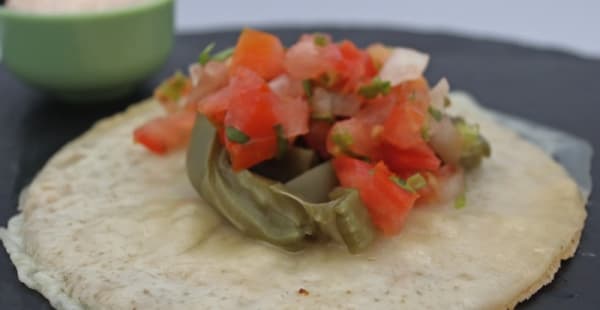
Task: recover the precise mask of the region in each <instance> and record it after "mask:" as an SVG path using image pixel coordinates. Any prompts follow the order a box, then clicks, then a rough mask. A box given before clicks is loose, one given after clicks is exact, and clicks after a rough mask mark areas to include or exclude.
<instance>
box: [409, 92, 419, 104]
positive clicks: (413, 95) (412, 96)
mask: <svg viewBox="0 0 600 310" xmlns="http://www.w3.org/2000/svg"><path fill="white" fill-rule="evenodd" d="M415 100H417V92H416V91H414V90H413V91H411V92H410V95H408V101H410V102H415Z"/></svg>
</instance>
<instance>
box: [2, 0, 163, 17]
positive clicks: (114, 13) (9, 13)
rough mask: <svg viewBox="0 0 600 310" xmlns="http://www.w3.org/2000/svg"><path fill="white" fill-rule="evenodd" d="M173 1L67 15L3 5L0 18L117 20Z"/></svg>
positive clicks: (158, 0) (159, 0)
mask: <svg viewBox="0 0 600 310" xmlns="http://www.w3.org/2000/svg"><path fill="white" fill-rule="evenodd" d="M174 2H175V0H149V1H145V2H143V3H139V4H135V5H129V6H125V7H118V8H114V9H107V10H102V11H82V12H67V13H45V12H29V11H23V10H14V9H10V8H7V7H6V6H5V5H2V6H0V18H3V17H14V18H18V19H23V20H34V21H53V20H69V21H79V20H86V19H104V18H119V17H124V16H129V15H135V14H142V13H146V12H149V11H153V10H155V9H158V8H160V7H163V6H165V5H170V4H173V3H174Z"/></svg>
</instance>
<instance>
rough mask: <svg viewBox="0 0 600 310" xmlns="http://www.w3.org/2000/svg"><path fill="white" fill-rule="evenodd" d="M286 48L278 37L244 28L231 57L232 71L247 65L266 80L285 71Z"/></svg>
mask: <svg viewBox="0 0 600 310" xmlns="http://www.w3.org/2000/svg"><path fill="white" fill-rule="evenodd" d="M284 56H285V49H284V47H283V44H281V41H280V40H279V38H278V37H276V36H274V35H272V34H270V33H266V32H262V31H257V30H253V29H249V28H245V29H244V30H242V33H241V34H240V37H239V38H238V42H237V44H236V46H235V52H234V53H233V56H232V59H231V71H230V72H235V71H236V70H237V69H238V68H240V67H246V68H248V69H250V70H252V71H254V72H256V73H257V74H258V75H259V76H261V77H262V78H263V79H265V80H270V79H272V78H274V77H276V76H277V75H279V74H281V73H282V72H283V59H284Z"/></svg>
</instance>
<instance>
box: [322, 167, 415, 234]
mask: <svg viewBox="0 0 600 310" xmlns="http://www.w3.org/2000/svg"><path fill="white" fill-rule="evenodd" d="M333 165H334V169H335V171H336V174H337V176H338V179H339V180H340V183H341V185H342V186H344V187H351V188H355V189H357V190H358V191H359V194H360V197H361V200H362V201H363V202H364V204H365V206H366V207H367V209H368V211H369V214H370V216H371V219H372V220H373V223H374V224H375V226H376V227H377V228H378V229H379V230H381V231H382V232H383V234H385V235H394V234H397V233H398V232H400V230H401V229H402V226H403V225H404V222H405V220H406V218H407V216H408V214H409V213H410V210H411V209H412V207H413V206H414V203H415V201H416V199H417V198H418V194H416V193H411V192H408V191H406V190H404V189H402V188H401V187H399V186H398V185H396V184H395V183H394V182H393V181H392V177H393V174H392V173H391V172H390V170H389V169H388V168H387V167H386V166H385V164H384V163H383V162H379V163H377V164H376V165H374V166H373V165H371V164H369V163H366V162H363V161H360V160H357V159H354V158H351V157H347V156H340V157H337V158H335V159H334V160H333Z"/></svg>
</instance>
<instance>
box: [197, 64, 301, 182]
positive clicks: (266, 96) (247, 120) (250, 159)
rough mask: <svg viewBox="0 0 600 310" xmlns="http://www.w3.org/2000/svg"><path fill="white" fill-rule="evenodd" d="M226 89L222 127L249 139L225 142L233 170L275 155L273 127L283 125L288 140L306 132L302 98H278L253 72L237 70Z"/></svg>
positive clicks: (248, 166)
mask: <svg viewBox="0 0 600 310" xmlns="http://www.w3.org/2000/svg"><path fill="white" fill-rule="evenodd" d="M228 88H229V89H230V90H229V91H230V92H231V95H230V98H229V102H228V104H227V105H226V106H225V109H226V113H225V115H224V126H225V127H233V128H235V129H237V130H239V131H241V132H242V133H243V134H245V135H247V136H248V138H249V141H247V142H245V143H237V142H235V141H229V140H227V141H226V144H225V145H226V148H227V150H228V151H229V155H230V157H231V161H232V167H233V169H234V170H236V171H237V170H241V169H246V168H250V167H252V166H253V165H255V164H257V163H260V162H262V161H264V160H267V159H270V158H272V157H273V156H274V155H275V152H276V141H277V139H276V138H277V136H276V132H275V126H276V125H281V126H283V129H284V135H285V137H286V138H289V139H290V140H292V139H293V138H294V137H296V136H299V135H303V134H306V133H307V132H308V118H309V108H308V103H307V102H306V101H305V100H303V99H301V98H291V97H283V98H282V97H279V96H277V95H276V94H275V93H274V92H273V91H272V90H271V88H270V87H269V86H268V85H267V83H266V82H265V81H264V80H263V79H262V78H261V77H260V76H258V75H257V74H256V73H254V72H253V71H251V70H249V69H245V68H240V69H238V70H237V71H236V72H235V73H234V75H233V77H232V79H231V83H230V85H229V86H228ZM218 111H219V112H220V111H221V110H218ZM204 112H206V109H205V110H204ZM217 115H219V116H220V115H221V114H217ZM213 118H214V117H213Z"/></svg>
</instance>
